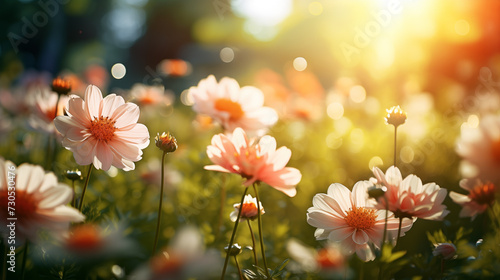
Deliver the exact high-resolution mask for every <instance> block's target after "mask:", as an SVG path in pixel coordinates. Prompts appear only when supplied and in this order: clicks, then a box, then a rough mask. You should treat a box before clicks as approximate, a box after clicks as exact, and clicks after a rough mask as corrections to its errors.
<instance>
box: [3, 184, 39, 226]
mask: <svg viewBox="0 0 500 280" xmlns="http://www.w3.org/2000/svg"><path fill="white" fill-rule="evenodd" d="M13 198H15V200H13ZM11 201H14V202H15V205H12V204H9V202H11ZM0 203H2V205H1V206H0V209H1V208H3V209H2V211H3V212H4V213H5V214H7V217H16V218H17V219H18V220H20V221H26V222H27V221H29V220H30V219H31V218H33V216H34V213H35V212H36V210H37V208H38V204H37V200H36V199H35V197H34V196H33V195H31V194H28V193H26V192H25V191H21V190H16V192H15V195H10V199H9V195H8V193H7V190H5V191H3V192H1V193H0ZM8 206H11V207H12V208H10V209H15V212H12V213H13V214H12V215H11V214H10V212H11V211H10V209H9V208H8Z"/></svg>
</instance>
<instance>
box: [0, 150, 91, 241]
mask: <svg viewBox="0 0 500 280" xmlns="http://www.w3.org/2000/svg"><path fill="white" fill-rule="evenodd" d="M72 196H73V191H72V190H71V189H70V188H69V187H68V186H67V185H65V184H62V183H58V181H57V177H56V176H55V175H54V173H52V172H49V173H45V171H44V170H43V169H42V168H41V167H40V166H35V165H31V164H27V163H25V164H21V165H20V166H19V167H17V168H16V166H15V165H14V164H13V163H12V162H10V161H5V160H4V159H2V158H0V218H1V220H2V221H3V222H4V223H8V222H9V221H8V220H7V218H12V217H15V218H17V220H16V221H15V223H16V238H17V237H18V238H20V239H28V240H31V241H36V238H37V234H38V232H39V231H40V230H42V229H44V230H47V231H49V232H51V233H52V234H53V235H54V237H58V238H61V237H63V235H64V234H65V233H67V230H68V228H69V225H70V223H72V222H75V223H78V222H82V221H83V220H84V219H85V216H83V215H82V213H80V212H79V211H78V210H76V209H74V208H72V207H69V206H66V204H68V203H69V202H70V201H71V198H72ZM12 201H14V202H15V204H11V203H9V202H12ZM9 206H11V207H9ZM8 207H9V208H11V209H12V208H13V209H15V210H11V209H9V208H8ZM11 211H13V214H10V213H11ZM7 213H9V216H7ZM7 230H8V228H7V226H6V225H2V227H1V229H0V231H7ZM3 234H6V232H3Z"/></svg>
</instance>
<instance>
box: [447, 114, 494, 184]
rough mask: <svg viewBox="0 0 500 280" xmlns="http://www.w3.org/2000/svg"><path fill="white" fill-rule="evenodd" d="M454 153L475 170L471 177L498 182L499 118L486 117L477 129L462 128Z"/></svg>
mask: <svg viewBox="0 0 500 280" xmlns="http://www.w3.org/2000/svg"><path fill="white" fill-rule="evenodd" d="M456 151H457V153H458V155H460V156H461V157H462V158H463V160H464V161H465V162H467V163H469V164H470V165H472V166H474V167H475V168H476V169H477V170H476V172H475V174H471V175H472V176H471V177H479V178H480V179H483V180H486V181H492V182H499V181H500V172H498V170H499V169H500V116H498V115H488V116H485V117H484V118H483V119H481V121H480V123H479V126H478V127H463V128H462V130H461V134H460V138H459V139H458V141H457V145H456Z"/></svg>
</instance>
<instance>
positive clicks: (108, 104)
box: [54, 85, 149, 171]
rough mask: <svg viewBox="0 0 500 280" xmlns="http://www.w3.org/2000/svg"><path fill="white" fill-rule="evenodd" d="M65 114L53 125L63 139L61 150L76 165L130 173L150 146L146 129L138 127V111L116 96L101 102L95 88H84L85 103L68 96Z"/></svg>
mask: <svg viewBox="0 0 500 280" xmlns="http://www.w3.org/2000/svg"><path fill="white" fill-rule="evenodd" d="M67 113H68V115H67V116H59V117H57V118H56V119H55V120H54V124H55V126H56V128H57V130H58V131H59V132H60V133H61V134H62V136H63V140H62V144H63V146H64V147H65V148H66V149H68V150H70V151H72V152H73V156H74V157H75V161H76V163H78V164H79V165H87V164H91V163H93V164H94V166H95V168H97V169H103V170H109V168H110V167H111V166H115V167H117V168H120V169H123V170H127V171H128V170H133V169H134V168H135V165H134V163H133V162H136V161H138V160H140V159H141V156H142V151H141V149H144V148H146V147H147V146H148V145H149V132H148V129H147V128H146V126H144V125H143V124H138V123H137V121H138V119H139V107H138V106H137V105H135V104H133V103H125V101H124V99H123V98H122V97H121V96H117V95H116V94H110V95H108V96H106V97H105V98H103V97H102V93H101V91H100V90H99V88H97V87H96V86H94V85H90V86H88V87H87V90H86V91H85V99H84V100H83V99H81V98H80V97H77V96H71V98H70V101H69V102H68V109H67Z"/></svg>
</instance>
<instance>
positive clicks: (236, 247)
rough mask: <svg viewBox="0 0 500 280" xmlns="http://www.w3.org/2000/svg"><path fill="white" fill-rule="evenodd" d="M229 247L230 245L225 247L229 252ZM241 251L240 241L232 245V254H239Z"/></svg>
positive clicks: (230, 253) (230, 252) (230, 251)
mask: <svg viewBox="0 0 500 280" xmlns="http://www.w3.org/2000/svg"><path fill="white" fill-rule="evenodd" d="M228 249H229V246H226V247H224V250H225V251H226V252H227V251H228ZM239 253H241V246H240V245H238V243H234V244H233V246H231V250H229V255H230V256H237V255H238V254H239Z"/></svg>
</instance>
